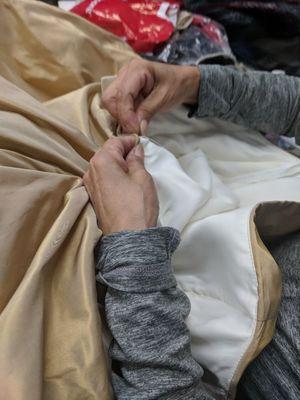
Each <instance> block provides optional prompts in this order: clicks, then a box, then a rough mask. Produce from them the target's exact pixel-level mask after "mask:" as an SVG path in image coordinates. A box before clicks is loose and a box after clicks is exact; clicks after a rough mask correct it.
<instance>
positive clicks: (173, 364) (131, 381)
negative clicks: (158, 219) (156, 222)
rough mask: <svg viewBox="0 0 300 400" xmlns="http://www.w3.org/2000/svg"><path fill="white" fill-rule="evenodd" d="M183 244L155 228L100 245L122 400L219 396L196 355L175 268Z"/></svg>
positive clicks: (190, 399)
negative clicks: (208, 387) (212, 390)
mask: <svg viewBox="0 0 300 400" xmlns="http://www.w3.org/2000/svg"><path fill="white" fill-rule="evenodd" d="M178 242H179V235H178V233H177V231H175V230H173V229H171V228H153V229H147V230H145V231H141V232H127V233H126V232H125V233H119V234H114V235H110V236H107V237H105V238H104V239H103V240H102V242H101V245H100V247H99V249H98V254H99V256H98V259H99V260H98V267H99V268H100V273H99V274H98V279H100V280H101V281H102V282H103V283H104V284H106V285H107V286H108V289H107V294H106V299H105V309H106V316H107V321H108V325H109V328H110V330H111V333H112V335H113V338H114V339H113V342H112V345H111V347H110V355H111V357H112V360H113V361H114V365H115V363H117V364H118V366H119V371H120V372H119V373H117V372H116V371H114V372H113V377H112V381H113V387H114V390H115V393H116V397H117V399H129V398H130V399H131V400H135V399H139V400H146V399H147V400H148V399H171V398H172V399H182V398H184V399H185V400H194V399H207V400H208V399H209V400H210V399H213V397H211V396H210V395H209V394H208V393H207V392H206V391H205V389H204V387H203V385H202V382H201V378H202V374H203V370H202V368H201V367H200V365H199V364H198V363H197V362H196V361H195V360H194V359H193V358H192V355H191V350H190V334H189V331H188V329H187V327H186V325H185V318H186V317H187V315H188V313H189V308H190V304H189V300H188V298H187V297H186V296H185V294H184V293H183V292H181V291H180V290H179V289H178V288H177V287H176V281H175V278H174V275H173V273H172V269H171V264H170V259H171V255H172V253H173V251H174V250H175V248H176V247H177V245H178Z"/></svg>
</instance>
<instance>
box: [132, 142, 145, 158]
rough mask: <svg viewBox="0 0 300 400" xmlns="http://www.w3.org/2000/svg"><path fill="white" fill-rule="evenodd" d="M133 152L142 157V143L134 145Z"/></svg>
mask: <svg viewBox="0 0 300 400" xmlns="http://www.w3.org/2000/svg"><path fill="white" fill-rule="evenodd" d="M134 154H135V155H136V156H137V157H141V158H144V147H143V145H142V144H141V143H140V144H138V145H137V146H136V147H135V149H134Z"/></svg>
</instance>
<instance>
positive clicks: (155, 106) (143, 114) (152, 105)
mask: <svg viewBox="0 0 300 400" xmlns="http://www.w3.org/2000/svg"><path fill="white" fill-rule="evenodd" d="M161 102H162V94H161V93H160V90H158V88H156V89H154V90H153V91H152V92H151V93H150V94H149V96H147V97H146V98H145V100H143V101H142V102H141V104H140V105H139V106H138V109H137V110H136V114H137V117H138V120H139V123H140V130H141V134H142V135H145V133H146V131H147V128H148V125H149V122H150V119H151V118H152V117H153V116H154V114H156V113H157V112H158V111H159V110H160V108H161Z"/></svg>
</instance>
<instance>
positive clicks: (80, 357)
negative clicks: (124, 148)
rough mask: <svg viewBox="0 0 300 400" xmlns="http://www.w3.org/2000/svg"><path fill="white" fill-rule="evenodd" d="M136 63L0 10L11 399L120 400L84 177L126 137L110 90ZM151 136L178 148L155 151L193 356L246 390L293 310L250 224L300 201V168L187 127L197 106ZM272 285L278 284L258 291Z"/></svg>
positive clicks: (22, 10) (204, 124)
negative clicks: (117, 125)
mask: <svg viewBox="0 0 300 400" xmlns="http://www.w3.org/2000/svg"><path fill="white" fill-rule="evenodd" d="M131 57H135V55H134V53H133V52H132V51H131V50H130V49H129V47H128V46H126V45H125V44H124V43H123V42H122V41H120V40H119V39H117V38H115V37H114V36H112V35H111V34H109V33H107V32H104V31H103V30H101V29H100V28H97V27H96V26H93V25H91V24H89V23H88V22H86V21H84V20H82V19H80V18H79V17H76V16H75V15H72V14H69V13H65V12H63V11H61V10H59V9H56V8H54V7H50V6H47V5H45V4H42V3H39V2H34V1H29V0H22V1H17V0H2V1H1V2H0V87H1V91H0V182H1V185H0V200H1V201H0V222H1V224H0V237H1V241H0V255H1V258H0V399H1V400H2V398H3V399H5V400H28V399H30V400H62V399H68V400H83V399H92V400H99V399H101V400H106V399H110V398H112V395H111V393H110V385H109V373H108V371H109V368H108V362H107V360H106V351H105V346H104V345H103V344H102V339H103V337H104V335H103V333H104V327H103V325H102V324H101V321H100V317H99V313H98V307H97V299H96V290H95V276H94V260H93V249H94V245H95V243H96V242H97V240H98V239H99V237H100V236H101V232H100V231H99V229H98V227H97V223H96V217H95V214H94V211H93V209H92V207H91V205H90V204H89V202H88V196H87V193H86V191H85V189H84V187H83V186H82V181H81V177H82V175H83V173H84V172H85V170H86V169H87V166H88V161H89V159H90V157H91V156H92V155H93V154H94V152H95V151H96V150H97V148H98V147H99V146H101V144H102V143H103V142H104V141H105V140H106V139H107V138H108V137H109V136H110V135H111V134H112V132H113V129H112V125H111V120H110V118H109V116H108V114H107V112H105V111H104V110H102V109H101V107H100V96H101V85H100V78H101V77H102V76H105V75H113V74H114V73H115V72H116V70H117V69H118V68H119V67H120V66H121V65H122V64H123V63H124V62H125V61H127V60H129V59H130V58H131ZM150 131H151V137H152V138H154V139H155V141H157V142H158V143H160V144H161V145H163V147H164V148H165V149H163V150H162V149H156V148H155V146H153V147H152V146H150V144H149V145H148V149H150V150H151V147H152V148H153V149H154V150H153V151H150V152H148V153H147V152H146V153H147V159H146V165H148V167H149V168H150V165H151V166H152V167H151V168H152V169H151V172H152V173H153V175H154V178H155V180H156V183H157V185H158V186H159V187H158V189H159V195H160V196H161V214H160V218H161V221H162V223H164V224H170V225H173V226H176V227H178V228H179V229H180V230H181V233H182V238H183V240H182V245H181V248H180V249H179V251H178V253H177V255H176V257H175V258H174V268H175V272H176V277H177V280H178V282H179V285H180V286H181V288H182V289H183V290H185V291H186V293H188V295H189V297H190V299H191V302H192V312H191V315H190V317H189V320H188V324H189V327H190V329H191V333H192V350H193V355H194V356H195V357H196V359H197V360H199V362H200V363H201V364H202V365H204V367H205V369H206V371H208V374H207V375H208V380H207V383H208V384H212V383H213V384H215V386H216V385H219V387H220V388H221V390H222V391H223V392H224V389H225V392H227V391H228V390H230V391H231V393H234V387H235V385H236V383H237V381H238V379H239V377H240V375H241V373H242V371H243V369H244V368H245V366H246V365H247V363H248V362H249V361H250V360H251V359H252V358H253V356H254V355H255V354H257V352H258V351H259V350H260V349H261V347H263V346H264V345H265V344H266V343H267V342H268V341H269V340H270V338H271V337H272V332H273V330H272V327H273V325H274V321H275V318H276V304H277V302H278V301H279V299H280V290H279V289H278V288H279V286H280V279H278V271H277V269H276V265H275V263H273V264H272V262H273V260H270V259H269V261H268V262H267V263H266V262H264V258H263V257H262V256H261V257H259V259H258V262H257V263H256V264H259V263H260V264H262V265H261V266H260V268H266V267H268V265H269V264H272V265H273V269H274V273H273V270H271V269H268V270H267V271H265V272H264V273H260V274H259V273H258V272H259V271H260V270H258V269H257V265H256V264H255V263H254V262H253V259H255V257H253V255H255V245H257V243H256V242H255V241H252V242H251V240H249V239H250V233H249V232H250V225H251V221H252V219H251V218H252V217H251V213H252V210H253V209H255V205H256V204H257V203H260V202H266V201H274V200H277V201H282V200H290V201H294V202H297V201H298V202H299V201H300V192H299V189H298V185H297V184H296V183H298V179H299V178H298V177H299V176H300V162H299V160H298V159H296V158H294V157H292V156H291V155H288V154H286V153H284V152H282V151H281V150H279V149H277V148H275V147H274V146H273V145H272V144H270V143H268V142H266V140H265V139H263V138H262V137H261V136H260V135H259V134H258V133H257V132H253V131H248V130H247V129H244V128H240V127H238V126H235V125H232V124H225V123H222V122H220V121H196V120H189V119H188V118H187V117H186V110H184V109H179V110H174V111H172V112H170V113H169V114H166V115H158V116H157V117H156V118H155V119H154V120H153V123H152V124H151V126H150ZM160 150H161V152H160ZM167 150H168V151H167ZM163 153H164V154H165V155H163ZM161 156H162V157H161ZM160 157H161V158H160ZM159 160H161V163H160V162H159ZM168 160H169V161H168ZM164 166H166V167H164ZM163 177H165V178H164V179H163ZM172 179H173V180H172ZM172 182H173V183H172ZM191 187H192V188H193V189H194V190H193V193H192V192H191ZM183 189H185V191H184V190H183ZM192 194H193V196H192ZM188 196H189V198H188ZM187 205H188V207H186V206H187ZM268 209H269V210H270V206H269V207H268ZM269 212H272V209H271V211H269ZM296 213H297V214H298V215H299V212H298V211H297V209H295V211H294V214H296ZM299 225H300V222H299V223H298V222H297V226H296V228H297V227H298V228H299ZM278 226H280V222H279V223H278V222H274V229H275V231H278ZM294 228H295V227H294ZM296 228H295V229H296ZM253 230H255V227H254V228H253ZM254 233H255V232H254ZM252 236H253V237H255V234H253V235H252ZM256 253H257V254H258V252H256ZM268 256H269V255H268ZM269 258H270V257H269ZM200 261H201V262H200ZM223 265H224V266H225V267H226V269H225V268H224V269H223V270H222V269H221V270H220V266H223ZM225 271H229V272H230V271H234V274H235V275H234V276H235V277H236V279H232V277H231V275H230V273H228V272H227V273H225ZM243 274H245V275H244V276H247V277H250V278H251V280H250V281H248V280H247V279H241V278H243ZM263 276H267V277H268V279H269V280H270V281H271V280H272V282H275V284H274V285H273V286H274V287H273V286H272V285H268V286H267V288H266V290H265V292H264V293H260V292H262V290H261V287H262V286H261V285H263V284H265V283H266V281H267V279H264V278H263ZM216 277H217V278H218V279H217V283H218V284H212V283H214V282H216ZM206 282H209V283H210V285H207V284H206ZM236 282H241V285H239V284H237V283H236ZM248 282H249V284H248ZM270 291H271V292H272V293H271V294H272V295H274V299H275V300H274V301H273V302H272V303H273V304H268V302H269V300H268V299H269V297H268V295H269V292H270ZM219 300H221V301H222V302H223V304H222V307H220V302H219ZM269 303H270V302H269ZM261 305H263V306H264V307H265V308H264V307H263V308H261ZM203 309H205V310H206V312H205V313H203V312H202V310H203ZM199 310H201V313H200V312H199ZM261 310H262V311H261ZM274 310H275V311H274ZM218 313H219V314H220V313H221V314H222V315H218ZM239 315H241V318H239ZM222 319H223V321H225V320H226V321H231V320H232V321H234V324H233V323H232V325H230V324H228V323H227V325H226V326H232V327H234V328H235V327H236V329H235V331H237V332H238V334H237V335H236V336H235V335H234V333H235V332H232V331H233V330H232V329H231V330H230V329H228V330H224V329H223V325H224V324H222ZM268 320H270V323H269V325H270V326H269V327H268V326H267V324H266V323H265V321H268ZM203 321H204V323H203ZM241 322H243V324H241ZM242 325H243V326H242ZM257 328H258V329H259V330H260V332H258V330H257ZM264 331H267V332H266V334H264ZM226 343H227V344H228V345H229V346H227V347H226V346H225V345H226ZM236 343H237V344H238V345H236ZM204 344H205V345H204ZM230 346H231V347H230ZM229 348H230V349H232V348H233V349H234V351H233V352H231V353H230V354H229V353H228V352H226V351H224V350H226V349H229ZM212 376H213V379H209V378H210V377H212Z"/></svg>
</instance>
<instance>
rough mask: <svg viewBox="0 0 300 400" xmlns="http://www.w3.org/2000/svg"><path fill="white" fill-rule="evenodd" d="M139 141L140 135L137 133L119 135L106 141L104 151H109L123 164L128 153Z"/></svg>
mask: <svg viewBox="0 0 300 400" xmlns="http://www.w3.org/2000/svg"><path fill="white" fill-rule="evenodd" d="M138 143H139V137H138V136H137V135H123V136H119V137H113V138H111V139H109V140H108V141H107V142H106V143H105V145H104V146H103V149H102V152H103V153H109V154H110V155H112V156H113V158H114V160H115V161H117V162H119V163H121V164H122V165H123V163H124V162H125V159H126V157H127V155H128V153H129V152H130V151H131V150H132V149H133V148H134V147H135V146H136V145H137V144H138ZM125 164H126V163H125ZM126 169H127V168H126Z"/></svg>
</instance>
